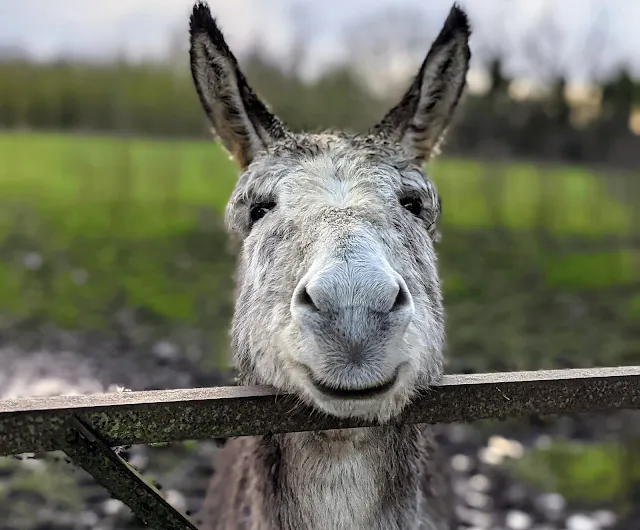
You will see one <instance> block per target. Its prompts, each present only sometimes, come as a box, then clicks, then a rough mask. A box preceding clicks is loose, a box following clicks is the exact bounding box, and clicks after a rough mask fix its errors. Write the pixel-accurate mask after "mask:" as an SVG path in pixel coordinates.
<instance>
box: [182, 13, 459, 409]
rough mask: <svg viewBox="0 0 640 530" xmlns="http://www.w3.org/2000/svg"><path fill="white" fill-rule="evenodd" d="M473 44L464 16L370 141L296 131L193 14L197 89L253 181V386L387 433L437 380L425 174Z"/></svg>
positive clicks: (247, 306) (231, 225)
mask: <svg viewBox="0 0 640 530" xmlns="http://www.w3.org/2000/svg"><path fill="white" fill-rule="evenodd" d="M469 34H470V29H469V24H468V21H467V17H466V15H465V14H464V12H463V11H462V10H461V9H460V8H458V7H457V6H454V7H453V8H452V9H451V12H450V13H449V16H448V18H447V20H446V22H445V24H444V27H443V29H442V31H441V32H440V34H439V36H438V37H437V38H436V40H435V41H434V43H433V45H432V47H431V50H430V51H429V53H428V55H427V57H426V59H425V61H424V62H423V63H422V66H421V67H420V70H419V72H418V74H417V76H416V77H415V79H414V81H413V83H412V84H411V86H410V88H409V89H408V91H407V92H406V93H405V95H404V96H403V97H402V99H401V101H400V102H399V103H398V105H397V106H395V107H394V108H393V109H391V110H390V111H389V113H388V114H387V115H386V116H385V117H384V119H383V120H382V121H381V122H380V123H379V124H378V125H377V126H375V127H374V128H373V129H371V131H370V132H369V133H368V134H366V135H352V134H346V133H323V134H307V133H294V132H291V131H289V130H288V129H287V128H286V127H285V126H284V125H283V123H282V122H281V121H280V120H279V119H278V118H276V117H275V116H274V115H272V114H271V113H270V112H269V110H268V109H267V107H266V106H265V105H264V104H263V103H262V102H261V101H260V100H259V99H258V97H257V96H256V95H255V94H254V92H253V91H252V90H251V88H250V87H249V85H248V84H247V81H246V79H245V77H244V75H243V74H242V72H241V70H240V68H239V67H238V63H237V61H236V59H235V57H234V56H233V54H232V53H231V51H230V50H229V48H228V46H227V44H226V43H225V41H224V38H223V36H222V34H221V32H220V30H219V29H218V26H217V25H216V22H215V21H214V19H213V18H212V17H211V14H210V12H209V8H208V7H207V6H206V4H204V3H201V2H199V3H197V4H196V5H195V6H194V9H193V14H192V16H191V51H190V54H191V70H192V74H193V80H194V83H195V87H196V90H197V92H198V95H199V97H200V101H201V103H202V105H203V107H204V110H205V112H206V114H207V116H208V117H209V119H210V121H211V123H212V125H213V128H214V130H215V132H216V133H217V135H218V137H219V138H220V140H221V142H222V144H223V145H224V146H225V147H226V149H227V150H228V151H229V152H230V153H231V155H232V156H233V158H234V159H235V161H236V163H237V164H238V165H239V166H240V168H241V170H242V172H241V174H240V177H239V179H238V182H237V185H236V187H235V190H234V192H233V194H232V196H231V198H230V200H229V203H228V205H227V208H226V222H227V227H228V229H229V230H230V232H231V233H232V234H234V235H235V236H237V238H239V240H240V243H241V253H240V258H239V269H238V276H237V301H236V308H235V314H234V318H233V324H232V332H231V334H232V346H233V349H234V355H235V362H236V366H237V368H238V369H239V373H240V379H241V381H242V382H243V383H244V384H270V385H273V386H275V387H277V388H279V389H281V390H283V391H287V392H291V393H294V394H296V395H297V396H298V397H300V398H301V399H303V400H304V401H306V402H307V403H310V404H311V405H312V406H314V407H316V408H317V409H320V410H322V411H324V412H327V413H329V414H333V415H336V416H359V417H363V418H378V419H380V420H386V419H389V418H390V417H392V416H394V415H396V414H398V413H399V412H400V411H401V410H402V408H403V407H404V405H406V404H407V403H408V401H409V400H410V399H411V396H412V395H413V394H414V393H415V392H416V391H417V390H419V389H420V388H423V387H425V386H427V385H428V384H429V383H431V382H433V381H435V380H437V378H438V377H439V376H440V374H441V372H442V348H443V342H444V323H443V311H442V302H441V293H440V283H439V278H438V271H437V267H436V254H435V251H434V240H435V237H436V221H437V219H438V216H439V213H440V201H439V198H438V195H437V193H436V190H435V188H434V186H433V184H432V183H431V182H430V181H429V180H428V178H427V177H426V175H425V172H424V169H423V165H424V163H425V162H426V161H428V159H429V158H430V157H431V156H432V155H433V154H434V153H435V151H436V150H437V147H438V144H439V142H440V140H441V139H442V137H443V135H444V133H445V131H446V129H447V127H448V125H449V123H450V120H451V117H452V114H453V112H454V110H455V107H456V106H457V103H458V100H459V98H460V95H461V92H462V90H463V87H464V84H465V77H466V73H467V69H468V65H469V58H470V52H469V47H468V40H469Z"/></svg>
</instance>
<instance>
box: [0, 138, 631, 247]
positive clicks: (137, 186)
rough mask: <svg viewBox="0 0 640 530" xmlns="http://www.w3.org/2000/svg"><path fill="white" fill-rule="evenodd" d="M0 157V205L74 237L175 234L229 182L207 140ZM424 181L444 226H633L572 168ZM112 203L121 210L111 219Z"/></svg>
mask: <svg viewBox="0 0 640 530" xmlns="http://www.w3.org/2000/svg"><path fill="white" fill-rule="evenodd" d="M0 160H2V164H0V196H1V197H2V198H4V199H5V200H6V199H12V200H18V201H20V202H23V203H24V202H27V203H29V204H32V205H33V206H34V207H36V208H37V209H38V210H39V211H40V212H41V213H42V214H49V213H54V212H55V215H54V218H56V219H57V218H58V217H59V216H58V214H57V212H58V211H61V210H64V211H65V215H64V216H63V217H64V222H65V223H66V224H67V225H68V226H70V227H72V228H73V231H74V232H75V233H80V234H91V233H94V231H97V232H99V233H100V234H104V233H105V231H106V232H107V233H114V232H113V231H115V233H118V234H119V235H131V236H136V235H138V236H140V235H144V236H149V235H152V234H155V235H157V234H161V233H165V232H166V231H172V230H175V229H179V228H180V227H181V226H184V225H185V223H187V224H188V223H189V222H190V220H189V217H190V215H191V214H192V213H193V207H194V206H195V207H198V206H206V207H213V208H215V209H216V210H219V211H220V210H222V208H223V207H224V204H225V202H226V200H227V198H228V196H229V193H230V192H231V190H232V188H233V183H234V179H235V175H236V170H235V168H234V166H233V165H232V163H231V162H230V161H229V160H228V157H227V156H226V154H225V153H224V152H223V151H222V150H221V149H220V148H219V147H218V146H217V145H216V144H213V143H212V142H207V141H151V140H126V139H115V138H109V137H76V136H73V137H72V136H64V135H46V134H4V135H0ZM429 174H430V176H431V177H432V178H433V179H434V180H435V182H436V183H437V185H438V188H439V191H440V193H441V195H442V197H443V202H444V205H445V208H446V215H445V216H444V219H443V223H444V225H445V226H456V227H466V228H473V229H476V228H483V227H490V226H504V227H506V228H509V229H531V228H544V229H546V230H548V231H550V232H552V233H554V234H559V235H560V234H561V235H581V236H583V235H605V234H625V233H630V232H631V230H632V228H633V218H632V211H631V210H632V208H631V206H629V205H625V204H621V203H619V202H617V201H615V200H614V199H612V198H611V197H610V196H609V195H608V193H607V192H606V190H605V187H604V185H603V183H602V181H601V180H600V179H598V177H597V176H596V175H594V174H592V173H589V172H588V171H586V170H583V169H580V168H571V167H556V168H545V169H541V168H539V167H537V166H535V165H532V164H497V163H496V164H488V163H482V164H481V163H477V162H468V161H457V160H451V159H442V160H439V161H437V162H435V163H434V164H433V167H431V168H430V170H429ZM115 204H120V205H121V206H122V205H123V204H126V206H125V207H124V208H121V209H120V210H116V211H115V212H114V205H115ZM189 212H191V214H190V213H189ZM138 215H139V216H140V217H139V218H138ZM114 235H115V234H114Z"/></svg>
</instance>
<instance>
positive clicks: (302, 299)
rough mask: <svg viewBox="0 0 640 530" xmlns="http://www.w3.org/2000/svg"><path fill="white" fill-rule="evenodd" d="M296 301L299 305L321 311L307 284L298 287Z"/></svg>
mask: <svg viewBox="0 0 640 530" xmlns="http://www.w3.org/2000/svg"><path fill="white" fill-rule="evenodd" d="M296 303H297V305H299V306H302V307H306V308H307V309H311V310H313V311H319V309H318V306H317V305H316V304H315V302H314V301H313V298H311V295H310V294H309V291H308V290H307V287H306V286H303V287H301V288H300V289H298V292H297V293H296Z"/></svg>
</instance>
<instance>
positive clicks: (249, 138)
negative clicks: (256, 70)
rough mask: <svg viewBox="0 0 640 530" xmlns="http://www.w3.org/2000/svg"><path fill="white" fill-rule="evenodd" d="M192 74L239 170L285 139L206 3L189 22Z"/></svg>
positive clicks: (204, 106)
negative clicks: (278, 140)
mask: <svg viewBox="0 0 640 530" xmlns="http://www.w3.org/2000/svg"><path fill="white" fill-rule="evenodd" d="M189 29H190V33H191V48H190V50H189V53H190V56H191V75H192V76H193V82H194V84H195V87H196V91H197V92H198V96H199V98H200V102H201V103H202V106H203V108H204V110H205V112H206V113H207V116H208V117H209V120H211V123H212V125H213V129H214V130H215V132H216V134H217V135H218V136H219V137H220V140H221V141H222V143H223V144H224V146H225V147H226V149H227V150H228V151H229V152H230V153H231V155H232V156H233V158H234V159H235V161H236V162H237V164H238V165H239V166H240V167H241V168H243V169H244V168H246V167H247V166H248V165H249V164H250V163H251V161H252V160H253V159H254V157H255V155H256V153H257V152H259V151H261V150H263V149H265V148H266V147H267V146H268V145H269V144H270V143H271V142H273V141H274V140H276V139H278V138H282V137H284V136H285V134H286V132H285V128H284V126H283V124H282V122H280V120H278V118H276V117H275V116H274V115H273V114H271V113H270V112H269V110H268V109H267V107H266V106H265V104H264V103H263V102H262V101H260V99H259V98H258V97H257V96H256V95H255V94H254V93H253V91H252V90H251V87H249V85H248V84H247V80H246V79H245V77H244V75H243V73H242V72H241V71H240V68H239V66H238V61H237V60H236V58H235V57H234V55H233V54H232V53H231V50H229V47H228V46H227V43H226V42H225V40H224V37H223V36H222V33H221V32H220V30H219V29H218V26H217V24H216V22H215V20H214V19H213V18H212V16H211V12H210V11H209V7H208V5H207V4H206V3H205V2H201V1H199V2H197V3H196V4H195V5H194V6H193V12H192V13H191V20H190V28H189Z"/></svg>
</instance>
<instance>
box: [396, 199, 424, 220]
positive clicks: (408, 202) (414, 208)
mask: <svg viewBox="0 0 640 530" xmlns="http://www.w3.org/2000/svg"><path fill="white" fill-rule="evenodd" d="M400 205H401V206H402V207H403V208H406V209H407V210H409V211H410V212H411V213H412V214H413V215H415V216H418V217H419V216H420V214H421V213H422V201H421V200H420V199H419V198H417V197H404V198H402V199H400Z"/></svg>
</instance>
